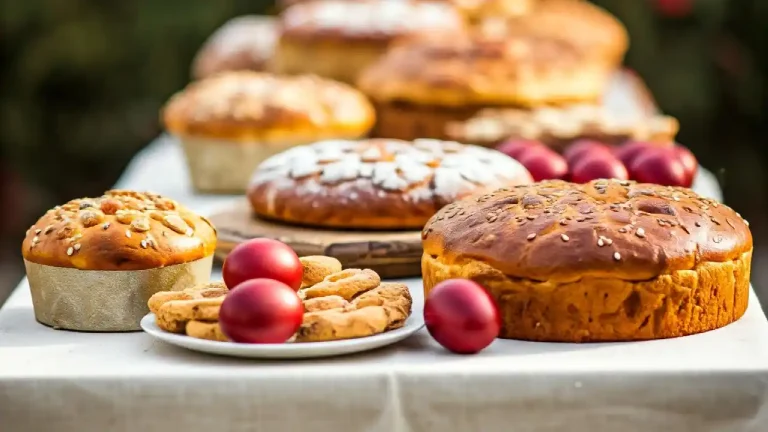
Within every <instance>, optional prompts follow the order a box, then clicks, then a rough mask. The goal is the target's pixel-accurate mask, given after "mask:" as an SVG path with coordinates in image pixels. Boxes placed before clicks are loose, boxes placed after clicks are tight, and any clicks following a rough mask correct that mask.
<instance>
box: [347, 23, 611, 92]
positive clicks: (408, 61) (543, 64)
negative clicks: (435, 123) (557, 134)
mask: <svg viewBox="0 0 768 432" xmlns="http://www.w3.org/2000/svg"><path fill="white" fill-rule="evenodd" d="M612 72H613V66H612V65H610V66H609V65H606V64H604V63H602V62H596V61H591V60H590V58H589V57H588V56H587V55H586V54H585V53H584V52H582V51H581V50H579V49H578V48H577V47H576V46H574V45H572V44H570V43H568V42H566V41H563V40H558V39H553V38H548V37H541V36H538V35H523V34H519V35H514V36H503V37H496V36H487V35H481V34H477V33H471V34H463V35H451V36H445V35H435V36H424V37H418V38H412V39H409V40H408V41H403V42H402V43H399V44H397V45H396V46H394V47H393V48H392V49H390V51H388V52H387V54H386V55H385V56H384V57H382V58H381V59H380V60H379V61H377V62H376V63H374V64H373V65H372V66H371V67H370V68H368V69H367V70H366V71H365V72H364V73H363V74H362V75H361V77H360V79H359V80H358V87H359V88H360V89H361V90H362V91H363V92H364V93H365V94H367V95H368V96H369V97H371V98H372V99H373V100H374V101H376V102H385V101H386V102H397V101H399V102H408V103H413V104H420V105H436V106H450V107H463V106H467V105H470V106H478V107H488V106H537V105H541V104H565V103H570V102H579V101H584V102H594V101H597V100H599V98H600V97H601V96H602V94H603V93H604V90H605V88H606V86H607V83H608V80H609V78H610V74H611V73H612Z"/></svg>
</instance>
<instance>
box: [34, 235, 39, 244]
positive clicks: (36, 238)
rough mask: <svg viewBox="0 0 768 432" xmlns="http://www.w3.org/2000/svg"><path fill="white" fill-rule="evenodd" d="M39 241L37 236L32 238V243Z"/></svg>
mask: <svg viewBox="0 0 768 432" xmlns="http://www.w3.org/2000/svg"><path fill="white" fill-rule="evenodd" d="M39 241H40V237H38V236H34V237H33V238H32V243H37V242H39Z"/></svg>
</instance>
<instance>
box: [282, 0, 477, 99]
mask: <svg viewBox="0 0 768 432" xmlns="http://www.w3.org/2000/svg"><path fill="white" fill-rule="evenodd" d="M279 20H280V27H281V35H280V41H279V43H278V46H277V49H276V51H275V55H274V57H273V59H272V62H271V65H270V70H272V71H273V72H275V73H282V74H317V75H319V76H323V77H326V78H331V79H335V80H338V81H342V82H346V83H349V84H354V83H355V82H356V80H357V77H358V75H359V74H360V72H361V71H362V70H363V69H365V68H366V67H368V66H369V65H370V64H371V63H373V62H375V61H376V60H378V58H379V57H381V56H382V55H383V54H384V53H385V52H386V51H387V49H388V48H389V46H390V45H391V44H392V43H393V42H394V41H396V40H398V39H402V38H407V37H410V36H413V35H417V34H434V33H448V34H454V33H457V32H460V31H463V30H464V19H463V18H462V16H461V15H460V14H459V13H458V11H456V10H455V9H454V8H453V7H451V6H450V5H449V4H446V3H441V2H437V1H426V0H395V1H390V0H357V1H349V0H318V1H311V2H301V3H299V4H295V5H293V6H290V7H289V8H287V9H286V10H285V11H283V12H282V14H281V15H280V16H279Z"/></svg>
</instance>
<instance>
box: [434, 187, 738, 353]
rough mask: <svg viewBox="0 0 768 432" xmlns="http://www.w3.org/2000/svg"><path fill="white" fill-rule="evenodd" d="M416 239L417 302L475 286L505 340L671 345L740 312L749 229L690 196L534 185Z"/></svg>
mask: <svg viewBox="0 0 768 432" xmlns="http://www.w3.org/2000/svg"><path fill="white" fill-rule="evenodd" d="M422 237H423V244H424V257H423V260H422V270H423V275H424V287H425V291H426V292H429V290H430V289H432V288H433V287H434V286H435V285H436V284H437V283H439V282H441V281H443V280H446V279H450V278H468V279H473V280H475V281H477V282H478V283H480V284H482V285H483V286H485V287H486V289H488V290H489V291H490V292H491V294H492V295H493V296H494V297H495V298H496V300H497V302H498V304H499V307H500V310H501V313H502V317H503V330H502V337H507V338H517V339H529V340H547V341H567V342H579V341H611V340H638V339H655V338H664V337H674V336H682V335H686V334H692V333H697V332H702V331H706V330H711V329H714V328H718V327H722V326H723V325H726V324H728V323H730V322H732V321H735V320H736V319H738V318H739V317H741V316H742V315H743V313H744V312H745V310H746V307H747V301H748V296H749V274H750V263H751V256H752V236H751V233H750V231H749V228H748V224H747V223H746V221H744V220H743V219H742V218H741V217H740V216H739V215H738V213H736V212H734V211H733V210H732V209H730V208H728V207H726V206H724V205H722V204H720V203H717V202H716V201H714V200H709V199H705V198H701V197H699V196H698V195H696V194H695V193H694V192H692V191H690V190H688V189H683V188H669V187H662V186H657V185H649V184H637V183H634V182H623V181H609V180H597V181H593V182H591V183H588V184H586V185H575V184H571V183H565V182H560V181H551V182H542V183H538V184H534V185H531V186H522V187H519V188H513V189H509V190H499V191H496V192H494V193H491V194H488V195H484V196H481V197H477V198H475V199H471V200H462V201H459V202H457V203H454V204H452V205H449V206H447V207H445V208H444V209H442V210H441V211H439V212H438V213H437V214H436V215H435V216H434V217H433V218H432V219H431V220H430V222H429V223H428V224H427V226H426V227H425V228H424V230H423V233H422Z"/></svg>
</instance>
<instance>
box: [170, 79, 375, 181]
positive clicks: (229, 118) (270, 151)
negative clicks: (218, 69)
mask: <svg viewBox="0 0 768 432" xmlns="http://www.w3.org/2000/svg"><path fill="white" fill-rule="evenodd" d="M162 116H163V121H164V123H165V127H166V129H167V130H168V131H169V132H170V133H172V134H173V135H175V136H176V137H177V138H179V140H180V141H181V144H182V146H183V147H184V152H185V154H186V158H187V164H188V166H189V171H190V175H191V177H192V184H193V186H194V187H195V189H197V190H198V191H202V192H213V193H242V192H243V191H244V190H245V187H246V186H247V185H248V179H249V177H250V176H251V174H252V173H253V170H254V169H255V168H256V167H257V166H258V165H259V163H260V162H262V161H263V160H264V159H266V158H268V157H270V156H272V155H274V154H277V153H280V152H281V151H283V150H286V149H288V148H291V147H295V146H297V145H302V144H308V143H311V142H314V141H317V140H322V139H329V138H357V137H360V136H363V135H365V134H366V133H367V132H368V130H369V129H370V127H371V126H372V124H373V122H374V117H375V115H374V112H373V108H372V107H371V104H370V103H369V102H368V100H367V99H366V98H365V97H364V96H363V95H362V94H360V92H358V91H357V90H355V89H354V88H352V87H350V86H347V85H346V84H342V83H339V82H335V81H331V80H327V79H323V78H318V77H316V76H307V75H302V76H292V77H282V76H275V75H271V74H267V73H259V72H250V71H240V72H227V73H222V74H218V75H215V76H213V77H210V78H207V79H204V80H201V81H196V82H193V83H191V84H190V85H189V86H188V87H187V88H186V89H185V90H183V91H181V92H179V93H178V94H176V95H174V96H173V97H172V98H171V100H170V101H169V102H168V104H167V105H166V106H165V109H164V111H163V114H162Z"/></svg>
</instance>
